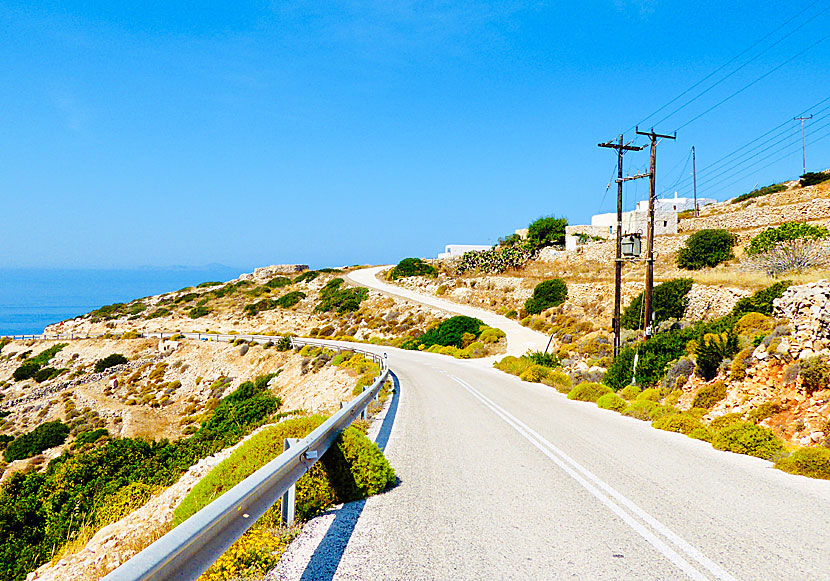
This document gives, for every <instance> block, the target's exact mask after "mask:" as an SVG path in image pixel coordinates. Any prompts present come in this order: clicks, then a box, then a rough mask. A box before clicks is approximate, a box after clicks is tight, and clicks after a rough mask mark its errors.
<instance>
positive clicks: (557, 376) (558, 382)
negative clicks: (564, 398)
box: [542, 371, 573, 393]
mask: <svg viewBox="0 0 830 581" xmlns="http://www.w3.org/2000/svg"><path fill="white" fill-rule="evenodd" d="M542 383H544V384H545V385H549V386H550V387H553V388H555V389H556V391H558V392H560V393H570V391H571V389H573V383H571V378H570V376H569V375H568V374H567V373H565V372H564V371H551V372H549V373H548V376H547V377H546V378H544V379H543V380H542Z"/></svg>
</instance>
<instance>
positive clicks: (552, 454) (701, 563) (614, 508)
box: [450, 375, 737, 581]
mask: <svg viewBox="0 0 830 581" xmlns="http://www.w3.org/2000/svg"><path fill="white" fill-rule="evenodd" d="M450 377H451V378H452V379H453V381H455V382H456V383H458V384H459V385H461V386H462V387H463V388H464V389H466V390H467V391H469V392H470V393H471V394H472V395H473V396H474V397H475V398H476V399H478V400H479V401H480V402H481V403H483V404H484V405H485V406H487V407H488V408H490V409H491V410H492V411H493V413H495V414H496V415H497V416H499V417H500V418H501V419H503V420H504V421H505V422H507V424H508V425H510V426H511V427H512V428H513V429H515V430H516V431H517V432H519V433H520V434H521V435H522V436H524V438H525V439H526V440H527V441H528V442H530V443H531V444H533V445H534V446H535V447H536V448H538V449H539V451H540V452H542V454H544V455H545V456H547V457H548V458H549V459H550V460H551V461H552V462H553V463H554V464H556V465H557V466H559V467H560V468H561V469H562V470H563V471H564V472H565V473H566V474H567V475H568V476H570V477H571V478H573V479H574V480H576V481H577V482H578V483H579V484H580V485H582V487H583V488H585V490H587V491H588V492H590V493H591V494H592V495H593V496H594V497H596V499H597V500H599V501H600V502H601V503H602V504H604V505H605V506H606V507H608V509H609V510H610V511H611V512H613V513H614V514H616V515H617V516H618V517H620V518H621V519H622V520H623V522H625V524H627V525H628V526H629V527H631V528H632V529H633V530H634V531H635V532H636V533H637V534H639V535H640V536H641V537H643V538H644V539H645V540H646V541H647V542H648V543H649V544H650V545H651V546H653V547H654V548H655V549H657V550H658V551H659V552H660V553H661V554H662V555H663V556H665V557H666V558H667V559H668V560H670V561H671V562H672V563H674V564H675V565H676V566H677V567H678V568H679V569H680V570H681V571H683V572H684V573H686V575H688V576H689V577H691V578H692V579H699V580H701V581H703V580H709V579H710V578H709V577H708V576H707V575H706V574H704V573H703V572H702V571H701V570H700V568H699V567H702V568H703V569H705V570H707V571H708V572H709V573H711V574H712V575H714V577H715V578H716V579H722V580H724V581H737V580H736V579H735V577H733V576H732V575H730V574H729V573H728V572H727V571H726V570H724V569H723V568H722V567H721V566H720V565H718V564H717V563H715V562H713V561H712V560H710V559H709V558H708V557H706V555H704V554H703V553H701V552H700V551H699V550H697V549H696V548H695V547H693V546H692V545H690V544H689V543H688V542H686V541H685V540H683V539H682V538H681V537H680V536H679V535H677V533H675V532H673V531H672V530H670V529H669V528H668V527H666V526H665V525H663V524H662V523H660V522H659V521H658V520H657V519H655V518H654V517H653V516H651V515H650V514H648V513H647V512H645V511H644V510H643V509H641V508H640V507H639V506H637V505H636V504H634V503H633V502H631V501H630V500H629V499H627V498H626V497H624V496H623V495H622V494H620V493H619V492H617V491H616V490H614V489H613V488H612V487H611V486H609V485H608V484H606V483H605V482H603V481H602V480H600V479H599V477H597V476H596V475H594V474H592V473H591V472H590V471H589V470H588V469H587V468H585V467H584V466H582V465H581V464H579V463H578V462H577V461H576V460H574V459H573V458H571V457H570V456H568V455H567V454H565V453H564V452H563V451H562V450H560V449H559V448H557V447H556V446H554V445H553V444H551V443H550V442H549V441H547V440H546V439H545V438H543V437H542V436H541V435H539V434H538V433H537V432H535V431H534V430H533V429H532V428H531V427H530V426H528V425H527V424H525V423H524V422H522V421H521V420H519V419H518V418H516V417H515V416H514V415H512V414H510V413H509V412H508V411H506V410H505V409H504V408H502V407H501V406H499V405H498V404H496V403H495V402H493V400H491V399H490V398H488V397H487V396H485V395H484V394H482V393H481V392H480V391H479V390H477V389H476V388H474V387H473V386H472V385H470V384H469V383H467V382H466V381H464V380H463V379H459V378H458V377H456V376H454V375H450ZM638 519H639V520H638ZM649 527H650V528H649ZM661 536H662V538H661ZM664 539H665V540H664ZM669 543H671V544H672V545H674V547H676V548H677V549H678V550H675V548H672V546H670V544H669ZM680 553H685V556H684V555H681V554H680ZM690 561H691V562H690Z"/></svg>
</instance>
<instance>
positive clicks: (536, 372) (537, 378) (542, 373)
mask: <svg viewBox="0 0 830 581" xmlns="http://www.w3.org/2000/svg"><path fill="white" fill-rule="evenodd" d="M549 372H550V368H548V367H543V366H542V365H535V364H534V365H531V366H530V367H528V368H527V369H525V370H524V371H523V372H522V373H521V375H519V379H521V380H522V381H529V382H531V383H541V382H542V380H543V379H546V378H547V377H548V373H549Z"/></svg>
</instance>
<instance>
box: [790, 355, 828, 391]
mask: <svg viewBox="0 0 830 581" xmlns="http://www.w3.org/2000/svg"><path fill="white" fill-rule="evenodd" d="M798 377H800V378H801V387H803V388H804V391H805V392H807V393H808V394H810V393H813V392H814V391H818V390H820V389H827V388H828V387H830V385H828V384H830V365H828V363H827V361H826V360H825V359H823V358H821V357H819V356H814V357H808V358H807V359H804V360H803V361H801V362H800V364H799V371H798Z"/></svg>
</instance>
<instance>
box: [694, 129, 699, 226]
mask: <svg viewBox="0 0 830 581" xmlns="http://www.w3.org/2000/svg"><path fill="white" fill-rule="evenodd" d="M692 181H693V183H694V190H695V218H697V217H699V216H700V209H698V207H697V167H696V166H695V146H694V145H693V146H692Z"/></svg>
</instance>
